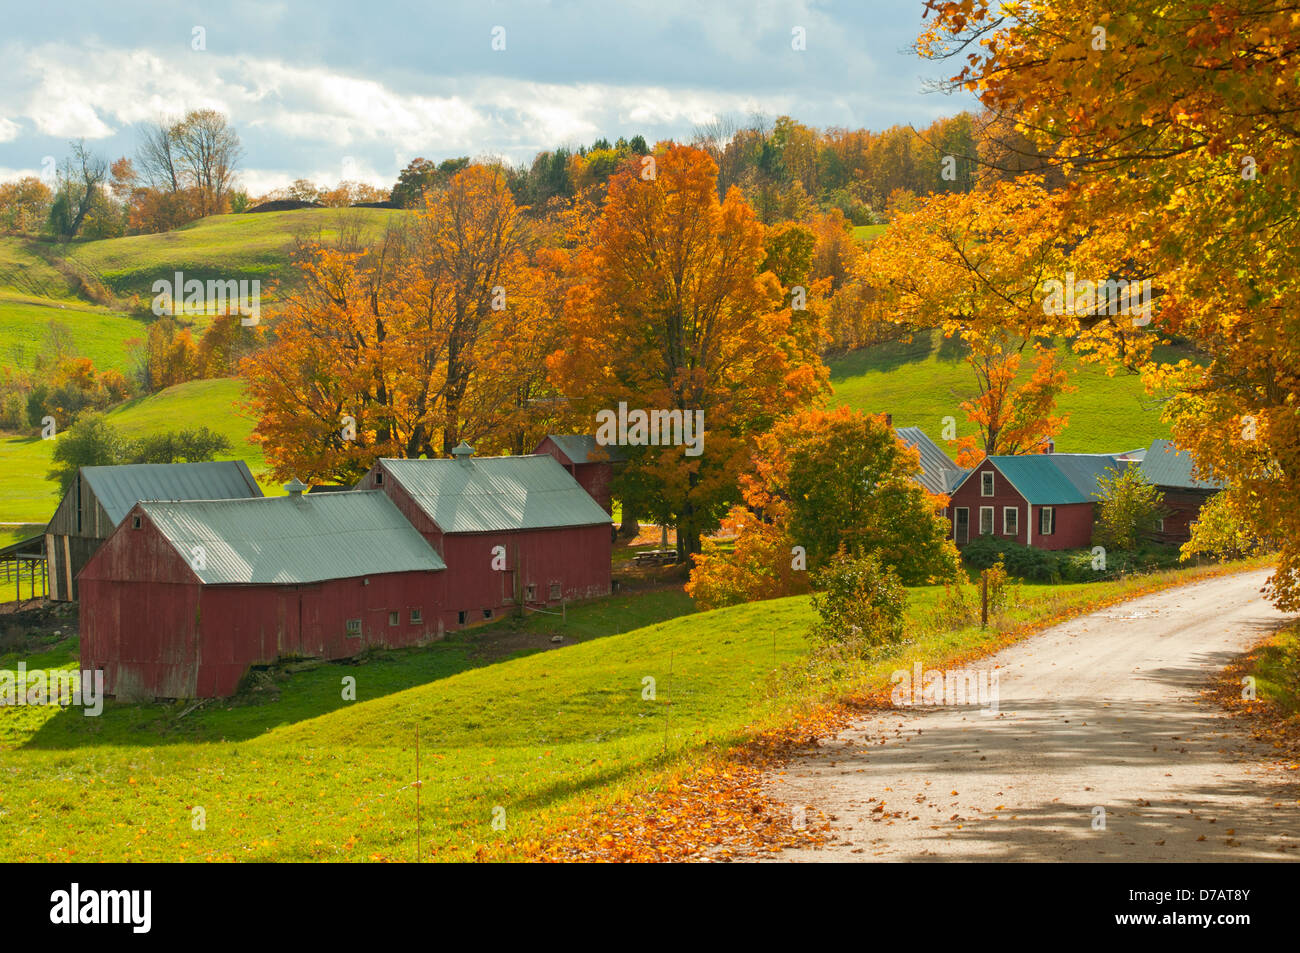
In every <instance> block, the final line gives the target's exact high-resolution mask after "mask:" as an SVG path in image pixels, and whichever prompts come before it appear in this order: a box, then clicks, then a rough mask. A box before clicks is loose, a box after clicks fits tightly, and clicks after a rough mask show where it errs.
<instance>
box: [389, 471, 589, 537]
mask: <svg viewBox="0 0 1300 953" xmlns="http://www.w3.org/2000/svg"><path fill="white" fill-rule="evenodd" d="M378 465H380V466H382V467H383V468H384V470H385V471H386V472H387V473H389V474H391V476H392V478H393V479H395V480H396V481H397V482H398V483H399V484H400V485H401V486H402V488H403V489H404V490H406V492H407V493H409V494H411V497H412V498H413V499H414V500H415V502H416V503H417V504H418V505H419V507H420V508H421V509H422V510H423V511H424V513H425V515H427V516H428V517H429V518H430V519H431V520H433V521H434V523H436V524H437V525H438V527H439V528H440V529H441V530H442V531H443V532H444V533H491V532H500V531H502V530H520V529H548V528H553V527H563V526H592V525H594V524H597V523H604V524H608V523H609V514H608V513H606V512H605V510H604V509H603V508H602V507H601V506H600V504H599V503H597V502H596V501H595V500H593V499H592V498H591V496H590V494H588V493H587V491H586V490H584V489H583V488H582V487H581V486H579V485H578V482H577V481H576V480H575V479H573V477H571V476H569V473H568V471H567V470H565V469H564V467H562V466H560V464H559V463H558V462H556V460H555V459H554V458H553V457H551V456H549V455H547V454H534V455H529V456H520V457H465V458H462V459H459V460H397V459H387V458H386V459H383V460H380V461H379V464H378Z"/></svg>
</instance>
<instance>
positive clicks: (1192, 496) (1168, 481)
mask: <svg viewBox="0 0 1300 953" xmlns="http://www.w3.org/2000/svg"><path fill="white" fill-rule="evenodd" d="M1141 467H1142V475H1143V476H1144V477H1146V480H1147V482H1148V483H1151V484H1154V485H1155V486H1156V487H1158V488H1159V489H1160V492H1161V493H1162V494H1164V505H1165V509H1166V510H1167V512H1166V515H1165V517H1164V519H1162V520H1161V521H1160V525H1159V526H1158V527H1157V529H1156V534H1155V536H1156V540H1157V541H1158V542H1161V543H1185V542H1187V540H1189V539H1191V538H1192V524H1193V523H1195V522H1196V518H1197V517H1198V516H1199V515H1200V513H1201V507H1202V506H1204V505H1205V504H1206V503H1207V502H1208V501H1209V499H1210V497H1212V496H1214V495H1215V494H1216V493H1219V492H1220V491H1222V490H1223V489H1224V486H1225V484H1224V483H1222V482H1221V481H1219V480H1214V479H1208V480H1207V479H1202V478H1201V477H1200V476H1198V475H1197V474H1196V461H1195V460H1194V459H1193V458H1192V455H1191V454H1190V453H1188V452H1187V451H1186V450H1179V449H1178V448H1177V447H1176V446H1174V442H1173V441H1172V440H1154V441H1152V443H1151V448H1150V449H1149V450H1148V451H1147V452H1146V456H1145V457H1143V458H1142V463H1141Z"/></svg>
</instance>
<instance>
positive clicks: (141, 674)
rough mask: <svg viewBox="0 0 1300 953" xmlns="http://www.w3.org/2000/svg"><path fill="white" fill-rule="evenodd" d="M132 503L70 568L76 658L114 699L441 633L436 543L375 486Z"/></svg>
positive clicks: (215, 685) (178, 691)
mask: <svg viewBox="0 0 1300 953" xmlns="http://www.w3.org/2000/svg"><path fill="white" fill-rule="evenodd" d="M303 489H304V487H303V486H302V484H300V483H297V482H295V483H293V484H291V485H290V486H289V490H290V495H289V496H287V497H271V498H263V499H248V500H204V501H185V502H173V503H137V504H136V505H135V506H134V507H132V509H131V511H130V512H129V513H128V514H127V516H126V518H125V519H124V520H123V521H122V523H121V524H120V525H119V526H118V528H117V529H116V531H114V533H113V534H112V535H111V536H110V537H109V538H108V539H107V540H106V541H105V542H104V544H103V545H102V546H101V547H100V548H99V550H98V551H97V552H96V553H95V555H94V556H93V557H92V558H91V560H90V562H89V563H87V565H86V568H85V569H83V570H82V572H81V575H80V576H79V577H78V583H79V586H80V595H81V664H82V668H83V669H88V670H93V669H102V670H103V671H104V685H105V691H106V692H107V693H108V694H110V695H115V696H116V697H117V698H119V699H121V700H139V699H150V698H213V697H221V696H226V695H231V694H234V692H235V690H236V688H237V687H238V685H239V682H240V680H241V679H242V678H243V676H244V674H245V673H246V672H247V671H248V669H249V667H250V666H252V665H265V664H269V663H271V662H273V661H275V660H276V659H277V658H280V657H295V656H302V657H314V658H325V659H338V658H347V657H349V656H352V655H356V654H357V653H358V652H360V651H361V650H362V649H364V648H366V647H367V646H372V645H383V646H403V645H413V644H417V643H420V642H424V641H427V640H431V639H436V638H438V637H440V636H441V635H442V634H443V630H442V628H441V625H440V622H439V615H440V609H441V605H440V601H439V600H440V599H441V593H442V576H443V570H444V569H445V568H446V566H445V565H444V564H443V561H442V559H440V558H439V556H438V554H437V553H435V552H434V551H433V550H432V549H430V547H429V545H428V543H426V542H425V541H424V540H423V539H422V538H421V537H420V534H419V533H417V532H416V531H415V530H414V529H413V528H412V527H411V525H410V523H408V522H407V521H406V518H405V517H404V516H403V515H402V514H401V513H400V512H399V511H398V510H397V508H396V507H395V506H394V505H393V504H392V503H391V502H390V501H389V500H388V498H387V497H385V496H384V494H382V493H328V494H323V495H316V496H311V497H307V496H305V495H303V493H302V490H303Z"/></svg>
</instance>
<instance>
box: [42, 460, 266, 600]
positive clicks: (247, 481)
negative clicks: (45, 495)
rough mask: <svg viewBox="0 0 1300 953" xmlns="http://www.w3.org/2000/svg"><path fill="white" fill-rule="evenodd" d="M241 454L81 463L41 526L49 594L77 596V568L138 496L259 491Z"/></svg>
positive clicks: (219, 496) (237, 495)
mask: <svg viewBox="0 0 1300 953" xmlns="http://www.w3.org/2000/svg"><path fill="white" fill-rule="evenodd" d="M261 496H262V490H261V488H260V487H259V486H258V485H257V481H256V480H254V479H253V474H252V473H250V472H249V471H248V465H247V464H246V463H244V461H243V460H222V461H218V462H215V463H139V464H131V465H127V466H116V467H82V468H81V469H80V470H78V471H77V475H76V477H75V478H74V479H73V481H72V485H71V486H70V487H68V491H67V492H66V493H64V494H63V500H62V501H61V502H60V503H59V507H58V509H56V510H55V511H54V516H53V517H52V518H51V519H50V522H49V524H48V525H47V526H46V527H45V552H46V564H47V566H48V567H49V596H50V598H51V599H52V600H56V601H59V602H73V601H75V600H76V599H77V595H78V590H77V574H78V573H79V572H81V569H82V567H83V566H85V565H86V563H87V562H89V561H90V557H91V556H93V555H94V554H95V551H96V550H97V549H99V547H100V546H101V545H102V544H103V542H104V540H106V539H108V537H109V536H110V535H112V533H113V530H115V529H116V528H117V526H118V524H120V523H121V522H122V520H123V519H124V518H125V517H126V514H127V513H128V512H130V510H131V507H133V506H135V504H136V503H138V502H139V501H141V500H233V499H251V498H254V497H261Z"/></svg>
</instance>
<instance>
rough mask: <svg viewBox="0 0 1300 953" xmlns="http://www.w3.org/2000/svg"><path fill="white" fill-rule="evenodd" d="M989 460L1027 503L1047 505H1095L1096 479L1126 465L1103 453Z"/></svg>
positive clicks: (1026, 456) (1003, 457)
mask: <svg viewBox="0 0 1300 953" xmlns="http://www.w3.org/2000/svg"><path fill="white" fill-rule="evenodd" d="M988 459H989V460H990V461H991V462H992V463H993V465H994V466H995V467H997V468H998V470H999V472H1001V473H1002V475H1003V476H1005V477H1006V478H1007V479H1008V480H1010V481H1011V485H1012V486H1013V487H1015V488H1016V491H1017V492H1018V493H1019V494H1020V495H1021V496H1023V497H1024V498H1025V500H1026V501H1027V502H1029V503H1033V504H1035V505H1048V506H1050V505H1053V504H1058V503H1059V504H1064V503H1094V502H1096V501H1097V495H1096V494H1097V480H1098V479H1099V478H1100V477H1102V476H1105V475H1106V470H1107V468H1110V467H1113V468H1114V469H1116V470H1119V471H1121V472H1122V471H1123V469H1124V467H1125V466H1127V464H1126V463H1125V462H1124V461H1122V460H1120V459H1119V458H1117V457H1114V456H1112V455H1110V454H1106V453H1029V454H1015V455H1011V454H1005V455H1004V454H996V455H994V456H991V457H989V458H988ZM973 472H974V471H973V470H972V471H971V473H973ZM966 476H967V477H969V476H970V474H969V473H968V474H966ZM964 480H965V477H963V482H964Z"/></svg>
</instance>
